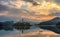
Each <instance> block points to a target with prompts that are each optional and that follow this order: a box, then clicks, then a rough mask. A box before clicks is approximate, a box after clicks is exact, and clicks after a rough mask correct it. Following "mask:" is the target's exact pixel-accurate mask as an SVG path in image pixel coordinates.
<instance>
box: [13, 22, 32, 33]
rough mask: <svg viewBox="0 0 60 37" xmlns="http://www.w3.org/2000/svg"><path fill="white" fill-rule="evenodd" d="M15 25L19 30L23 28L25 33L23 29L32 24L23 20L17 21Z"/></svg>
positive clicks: (28, 27)
mask: <svg viewBox="0 0 60 37" xmlns="http://www.w3.org/2000/svg"><path fill="white" fill-rule="evenodd" d="M13 26H14V27H15V28H16V29H18V30H22V33H23V30H27V29H30V26H31V24H30V23H28V22H21V23H20V22H18V23H15V24H14V25H13Z"/></svg>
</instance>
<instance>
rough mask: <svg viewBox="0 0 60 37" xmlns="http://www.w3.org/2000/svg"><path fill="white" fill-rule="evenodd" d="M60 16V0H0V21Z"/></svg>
mask: <svg viewBox="0 0 60 37" xmlns="http://www.w3.org/2000/svg"><path fill="white" fill-rule="evenodd" d="M55 17H60V0H0V21H7V20H16V21H19V20H21V19H22V18H23V19H25V20H30V21H46V20H51V19H53V18H55Z"/></svg>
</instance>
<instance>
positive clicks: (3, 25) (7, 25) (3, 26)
mask: <svg viewBox="0 0 60 37" xmlns="http://www.w3.org/2000/svg"><path fill="white" fill-rule="evenodd" d="M13 24H14V23H13V21H5V22H0V30H6V31H8V30H10V31H12V30H13V27H12V25H13Z"/></svg>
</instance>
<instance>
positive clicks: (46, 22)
mask: <svg viewBox="0 0 60 37" xmlns="http://www.w3.org/2000/svg"><path fill="white" fill-rule="evenodd" d="M58 22H60V18H59V17H56V18H54V19H52V20H49V21H44V22H41V23H40V25H54V24H56V23H58Z"/></svg>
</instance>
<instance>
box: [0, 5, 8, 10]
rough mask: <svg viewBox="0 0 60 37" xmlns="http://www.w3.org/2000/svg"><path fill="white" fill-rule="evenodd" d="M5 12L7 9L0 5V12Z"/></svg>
mask: <svg viewBox="0 0 60 37" xmlns="http://www.w3.org/2000/svg"><path fill="white" fill-rule="evenodd" d="M6 10H8V7H7V6H5V5H1V4H0V11H6Z"/></svg>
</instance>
